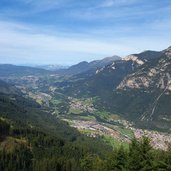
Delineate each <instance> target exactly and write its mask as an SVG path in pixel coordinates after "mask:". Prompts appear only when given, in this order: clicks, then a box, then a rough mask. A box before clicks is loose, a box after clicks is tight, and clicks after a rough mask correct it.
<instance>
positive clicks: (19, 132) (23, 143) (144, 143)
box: [0, 119, 171, 171]
mask: <svg viewBox="0 0 171 171" xmlns="http://www.w3.org/2000/svg"><path fill="white" fill-rule="evenodd" d="M18 125H19V123H18V122H11V121H9V120H6V119H1V120H0V141H1V148H0V170H3V171H32V170H33V171H135V170H136V171H153V170H154V171H169V170H171V149H170V148H169V147H168V151H161V150H154V149H153V148H152V147H151V145H150V140H149V139H148V138H147V137H143V138H142V139H141V140H136V139H133V140H132V142H131V143H130V145H129V149H125V148H124V147H122V146H121V147H119V148H117V149H113V150H111V149H110V148H109V147H107V146H105V145H104V144H100V142H98V141H96V140H92V139H88V138H84V137H82V140H79V141H75V140H74V139H71V140H66V139H65V137H61V136H60V137H57V136H53V135H52V134H48V133H45V132H43V131H41V130H38V129H35V128H29V127H28V126H27V125H24V124H23V125H22V127H21V126H18ZM20 125H21V123H20ZM83 139H84V140H83ZM92 143H93V144H92ZM104 148H106V149H104Z"/></svg>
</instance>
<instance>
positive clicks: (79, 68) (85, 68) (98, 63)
mask: <svg viewBox="0 0 171 171" xmlns="http://www.w3.org/2000/svg"><path fill="white" fill-rule="evenodd" d="M120 59H121V58H120V57H119V56H112V57H106V58H104V59H102V60H95V61H91V62H86V61H83V62H80V63H78V64H76V65H73V66H71V67H69V68H68V69H62V70H58V71H57V73H60V74H64V75H76V74H81V73H85V72H90V73H93V72H94V71H96V69H98V68H101V67H105V66H106V65H109V64H111V63H112V62H114V61H116V60H120Z"/></svg>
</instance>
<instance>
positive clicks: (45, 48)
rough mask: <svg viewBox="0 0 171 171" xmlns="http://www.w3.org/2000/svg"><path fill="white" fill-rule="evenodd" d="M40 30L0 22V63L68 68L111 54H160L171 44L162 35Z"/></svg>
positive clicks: (164, 35)
mask: <svg viewBox="0 0 171 171" xmlns="http://www.w3.org/2000/svg"><path fill="white" fill-rule="evenodd" d="M37 30H38V31H37ZM40 30H42V29H40V28H39V29H38V28H35V27H32V26H28V25H23V24H18V23H11V22H0V37H1V39H0V63H2V62H8V63H9V62H13V61H16V62H20V63H58V64H63V63H66V64H71V63H76V62H79V61H82V60H93V59H95V58H96V59H97V58H102V57H105V56H110V55H115V54H116V55H121V56H125V55H128V54H130V53H138V52H140V51H143V50H146V49H154V50H162V49H164V48H166V47H167V46H169V45H170V44H169V43H171V42H170V40H169V39H167V37H168V35H166V34H163V35H158V36H156V35H150V36H149V35H142V36H140V35H137V36H136V35H135V36H132V35H127V36H120V37H117V33H116V35H112V34H113V32H112V30H108V32H104V33H103V30H101V32H100V33H99V34H97V35H96V34H94V33H91V31H90V32H89V33H88V32H87V33H85V34H76V33H68V34H67V33H66V32H65V33H63V32H57V31H56V33H55V34H54V33H53V32H52V33H49V31H48V32H46V31H42V32H41V31H40ZM118 30H119V28H118ZM104 31H106V29H104ZM124 31H125V29H123V32H124ZM102 34H103V36H101V37H99V35H102ZM105 35H107V36H105ZM110 35H112V36H110ZM158 42H160V43H158Z"/></svg>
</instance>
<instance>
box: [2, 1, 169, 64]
mask: <svg viewBox="0 0 171 171" xmlns="http://www.w3.org/2000/svg"><path fill="white" fill-rule="evenodd" d="M170 37H171V1H170V0H85V1H83V0H8V1H7V0H0V63H14V64H27V63H30V64H63V65H64V64H66V65H71V64H73V63H77V62H79V61H83V60H87V61H90V60H94V59H101V58H103V57H107V56H112V55H119V56H122V57H124V56H126V55H128V54H131V53H137V52H141V51H144V50H147V49H152V50H162V49H165V48H167V47H168V46H171V38H170Z"/></svg>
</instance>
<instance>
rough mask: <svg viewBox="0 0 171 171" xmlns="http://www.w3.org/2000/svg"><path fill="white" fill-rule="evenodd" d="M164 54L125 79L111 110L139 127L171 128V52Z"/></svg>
mask: <svg viewBox="0 0 171 171" xmlns="http://www.w3.org/2000/svg"><path fill="white" fill-rule="evenodd" d="M161 53H162V55H161V56H160V57H159V58H158V57H157V58H155V59H154V58H153V59H150V60H149V61H148V62H146V63H145V64H144V65H142V66H141V67H139V68H138V69H137V70H136V71H135V72H133V73H132V74H129V75H128V76H126V77H125V78H124V80H123V81H122V82H121V83H120V84H119V85H118V86H117V89H116V90H115V91H114V93H113V95H112V96H111V101H112V103H111V104H110V106H112V109H113V110H115V111H116V112H119V113H121V114H123V115H125V116H126V117H128V118H129V119H131V120H133V121H135V122H136V123H137V124H139V125H143V126H144V125H146V126H147V127H151V128H154V127H157V128H160V129H167V128H169V127H170V124H171V108H170V106H171V100H170V99H171V48H170V47H169V48H168V49H166V50H164V51H162V52H161Z"/></svg>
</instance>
